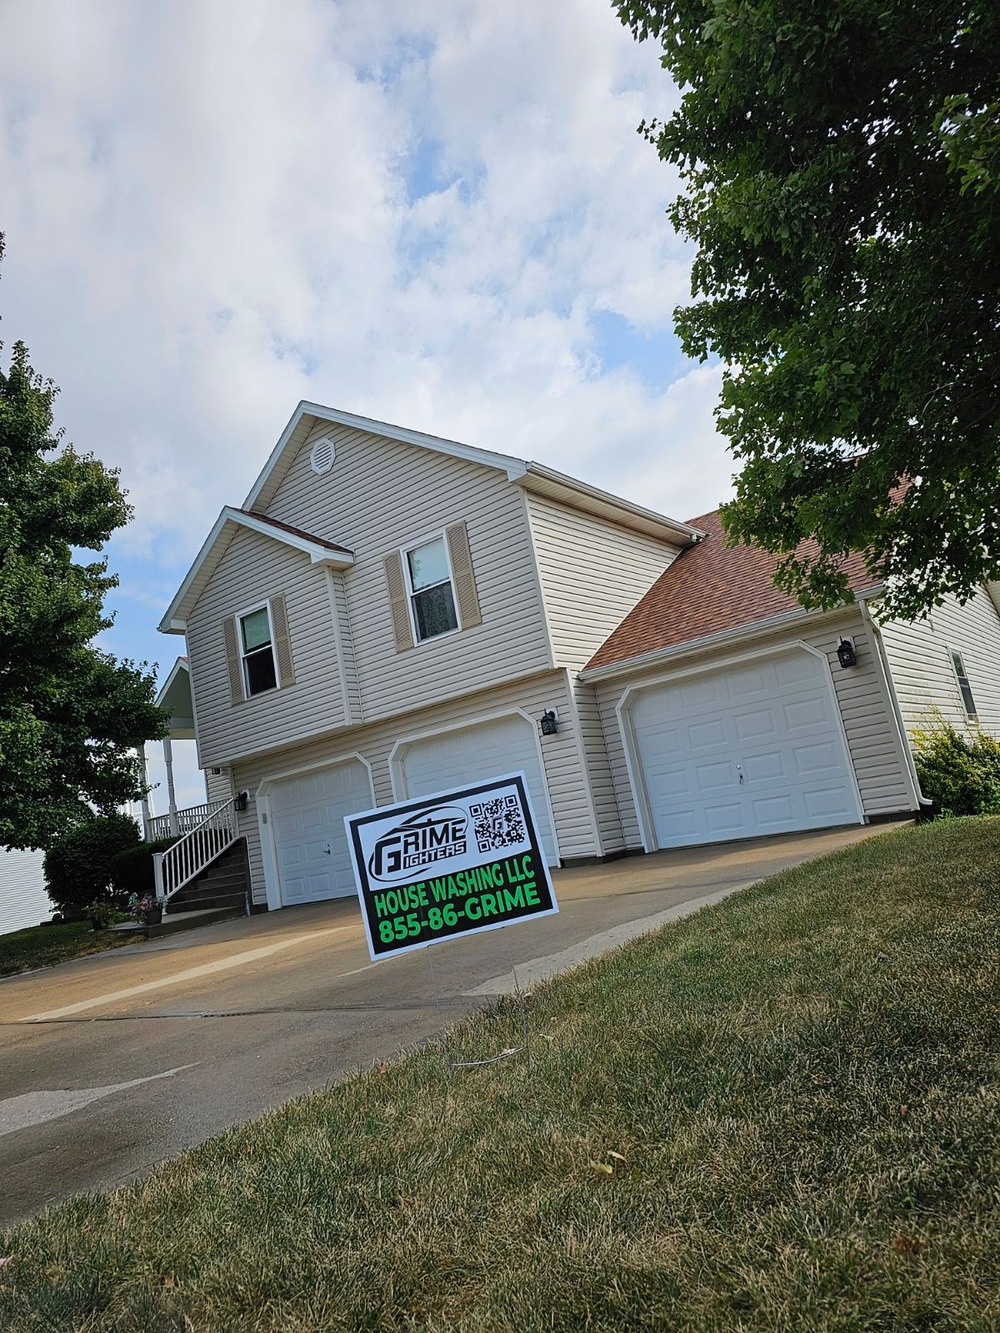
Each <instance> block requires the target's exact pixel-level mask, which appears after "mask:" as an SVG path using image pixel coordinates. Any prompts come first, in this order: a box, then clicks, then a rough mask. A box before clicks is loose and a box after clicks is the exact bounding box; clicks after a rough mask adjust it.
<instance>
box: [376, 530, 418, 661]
mask: <svg viewBox="0 0 1000 1333" xmlns="http://www.w3.org/2000/svg"><path fill="white" fill-rule="evenodd" d="M383 563H384V565H385V581H386V584H387V586H388V588H389V609H390V610H391V612H392V631H393V634H394V635H395V636H396V651H397V652H398V653H401V652H404V651H405V650H406V649H407V648H412V647H413V634H412V631H411V630H410V608H409V606H407V597H406V584H405V583H404V582H403V562H402V560H400V558H399V552H398V551H390V552H389V554H388V555H387V556H386V557H385V559H384V561H383Z"/></svg>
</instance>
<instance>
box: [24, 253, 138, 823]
mask: <svg viewBox="0 0 1000 1333" xmlns="http://www.w3.org/2000/svg"><path fill="white" fill-rule="evenodd" d="M0 256H2V237H0ZM56 392H57V391H56V389H55V386H54V385H53V384H52V382H51V381H50V380H43V379H42V378H41V376H39V375H37V374H36V373H35V372H34V370H33V369H32V367H31V366H30V365H29V363H28V352H27V349H26V348H25V346H24V345H23V343H20V342H17V343H15V344H14V345H13V348H12V349H11V354H10V365H9V369H7V370H6V371H5V370H3V368H2V367H0V846H8V847H42V848H44V847H47V846H48V845H49V844H50V843H51V841H52V839H53V838H54V837H55V836H56V835H57V834H59V833H61V832H63V831H64V830H65V829H67V828H69V827H71V826H72V825H74V824H76V823H79V822H80V821H81V820H82V819H85V818H87V817H88V815H89V814H90V813H92V811H93V810H97V811H99V812H101V813H109V812H110V811H112V810H114V809H115V808H116V807H117V806H119V805H121V804H123V803H124V802H125V801H128V800H133V799H135V798H137V797H138V796H139V795H140V793H141V788H142V777H141V770H140V767H139V762H138V759H137V757H136V754H135V747H136V746H140V745H142V744H143V742H144V741H146V740H151V739H154V738H156V737H158V736H161V735H162V734H163V728H164V719H163V716H162V714H161V713H160V712H159V710H158V709H157V708H156V707H155V705H154V702H153V699H154V694H155V682H154V678H153V676H152V674H151V673H150V672H149V671H148V670H146V668H145V664H142V665H136V664H135V663H132V662H128V661H121V662H119V661H116V659H115V658H114V657H112V656H110V655H109V654H108V653H105V652H102V651H101V650H100V649H98V648H97V647H95V646H94V642H93V640H94V638H95V636H96V635H97V634H98V633H99V632H100V631H101V630H103V629H106V628H107V627H108V626H109V625H110V624H111V617H110V616H109V615H107V614H106V613H105V611H104V598H105V595H106V594H107V592H108V591H109V590H110V589H111V588H113V587H115V585H116V584H117V579H116V578H115V577H114V576H113V575H111V574H109V573H108V567H107V560H106V559H97V560H93V561H90V562H86V563H84V562H81V561H80V560H78V559H77V558H76V553H77V552H79V551H81V550H83V551H93V552H99V551H100V549H101V547H102V546H103V544H104V542H106V541H107V539H108V538H109V537H110V535H111V533H112V532H114V531H115V529H116V528H119V527H121V526H122V525H123V524H124V523H126V522H127V521H128V518H129V516H130V513H131V510H130V508H129V506H128V504H127V503H126V501H125V497H124V495H123V493H122V491H121V489H120V487H119V485H118V474H117V472H115V471H113V470H111V469H109V468H106V467H105V466H104V465H103V464H102V463H101V462H99V461H98V460H97V459H96V458H94V457H93V456H91V455H81V454H77V453H75V452H74V450H73V449H72V447H69V446H67V447H63V448H60V447H59V445H60V436H59V435H58V434H56V435H54V434H53V432H52V407H53V400H54V398H55V395H56Z"/></svg>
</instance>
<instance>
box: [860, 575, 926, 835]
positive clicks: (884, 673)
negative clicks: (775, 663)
mask: <svg viewBox="0 0 1000 1333" xmlns="http://www.w3.org/2000/svg"><path fill="white" fill-rule="evenodd" d="M858 608H859V610H860V611H861V619H862V621H863V622H864V625H865V628H866V629H867V630H868V636H869V638H870V640H871V642H872V643H873V644H874V646H875V661H876V663H877V665H878V671H879V675H880V676H881V678H882V686H883V688H884V690H885V692H886V696H887V698H888V700H889V705H890V708H891V710H892V718H893V722H894V723H895V726H896V739H897V741H898V742H899V746H900V750H901V752H902V755H903V761H904V763H905V765H906V775H907V777H908V779H909V785H910V796H911V798H912V799H913V802H914V806H913V808H914V809H915V810H916V809H918V808H919V807H920V806H922V805H931V804H932V802H931V801H929V800H928V799H927V797H926V796H925V795H924V794H923V792H922V791H921V790H920V778H919V776H918V775H917V766H916V764H915V763H914V762H913V752H912V751H911V749H910V742H909V739H908V737H907V735H906V724H905V723H904V721H903V710H902V709H901V708H900V706H899V696H898V695H897V694H896V686H895V685H894V684H893V680H892V672H891V671H890V669H889V659H888V658H887V657H886V653H885V644H884V643H883V642H882V633H881V631H880V630H879V627H878V625H876V623H875V621H874V620H873V619H872V614H871V612H870V611H869V610H868V599H867V598H865V597H859V598H858Z"/></svg>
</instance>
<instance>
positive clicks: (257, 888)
mask: <svg viewBox="0 0 1000 1333" xmlns="http://www.w3.org/2000/svg"><path fill="white" fill-rule="evenodd" d="M547 708H555V709H557V710H558V712H559V731H558V733H557V734H556V735H555V736H546V737H542V738H541V741H540V745H541V755H542V766H543V769H544V773H545V780H546V784H547V786H548V790H549V801H550V804H551V807H552V814H553V820H554V826H555V833H556V840H557V842H558V845H559V854H560V856H561V857H562V858H563V859H564V860H567V859H572V858H574V857H590V856H596V855H598V854H599V848H598V843H597V838H596V831H595V829H594V824H593V817H592V814H591V806H590V803H589V801H588V799H587V795H586V789H585V786H584V784H583V782H582V781H581V761H580V750H579V735H578V732H577V728H576V726H575V723H574V718H573V708H572V702H571V699H570V695H569V690H568V685H567V681H566V676H565V673H564V672H547V673H545V674H544V675H542V676H536V677H534V678H532V679H531V680H526V681H522V682H520V683H519V684H517V685H507V686H504V687H500V688H498V689H492V690H488V691H485V692H483V693H481V694H478V695H473V696H466V697H465V698H463V699H461V700H452V701H450V702H448V703H445V704H441V705H438V706H437V707H435V708H430V709H422V710H420V711H419V712H414V713H409V714H407V715H406V716H404V717H396V718H393V719H391V720H386V721H383V722H380V723H376V724H375V725H373V726H365V727H355V728H352V729H351V730H350V731H348V732H344V733H342V734H341V735H338V736H335V737H327V738H326V739H324V740H315V741H313V742H311V743H310V744H305V745H297V746H294V747H291V748H289V749H287V750H284V751H282V752H281V753H280V754H274V755H271V756H268V757H258V758H255V759H253V760H251V761H248V762H245V763H241V764H238V765H237V766H236V768H235V771H234V780H235V784H236V790H238V791H240V790H243V789H247V790H249V792H250V794H251V800H250V808H249V810H248V811H247V812H246V814H244V815H242V816H241V817H240V831H241V833H243V834H244V835H245V836H246V838H247V843H248V846H249V850H250V866H251V876H252V880H253V894H254V902H255V903H258V904H264V903H265V902H266V892H265V886H264V870H263V860H262V854H261V842H260V824H259V820H258V808H257V800H256V793H257V791H258V789H259V787H260V785H261V783H262V782H264V781H265V780H268V779H271V778H274V777H277V776H279V775H282V774H287V773H291V772H295V771H297V770H300V769H304V768H307V767H310V766H314V765H322V764H326V763H333V762H335V761H337V760H339V759H349V758H352V757H357V756H359V755H360V756H361V757H362V758H363V759H364V760H366V761H367V762H368V763H369V764H370V765H371V769H372V781H373V784H374V787H375V797H376V802H377V804H378V805H388V804H390V803H391V802H392V800H393V792H392V776H391V771H390V753H391V751H392V748H393V746H394V745H395V743H396V742H397V741H398V740H400V739H402V738H408V737H412V736H418V735H423V734H424V733H428V732H433V731H436V730H443V729H444V728H446V727H449V726H452V725H455V724H465V725H470V726H471V725H473V724H474V723H475V722H477V721H481V720H484V719H486V718H492V717H496V716H500V715H503V714H507V713H510V712H512V711H514V710H515V709H521V710H523V711H524V712H525V713H527V714H528V716H529V717H530V718H531V720H532V722H533V723H534V724H535V725H536V726H537V723H538V720H539V719H540V718H541V715H542V713H543V712H544V711H545V710H546V709H547Z"/></svg>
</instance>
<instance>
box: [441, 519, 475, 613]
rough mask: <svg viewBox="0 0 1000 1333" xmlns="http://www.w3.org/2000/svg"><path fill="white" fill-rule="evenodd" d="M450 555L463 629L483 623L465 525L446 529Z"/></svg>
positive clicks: (453, 524)
mask: <svg viewBox="0 0 1000 1333" xmlns="http://www.w3.org/2000/svg"><path fill="white" fill-rule="evenodd" d="M446 536H447V538H448V554H449V555H450V556H451V570H452V573H453V574H454V575H455V599H456V601H457V602H458V618H459V620H460V622H461V625H462V628H463V629H471V627H472V626H473V625H481V624H482V623H483V613H482V611H480V609H479V595H478V593H477V592H476V578H475V575H474V574H473V572H472V552H471V551H470V550H469V531H468V528H467V527H466V526H465V524H464V523H452V525H451V526H450V527H449V528H447V529H446Z"/></svg>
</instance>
